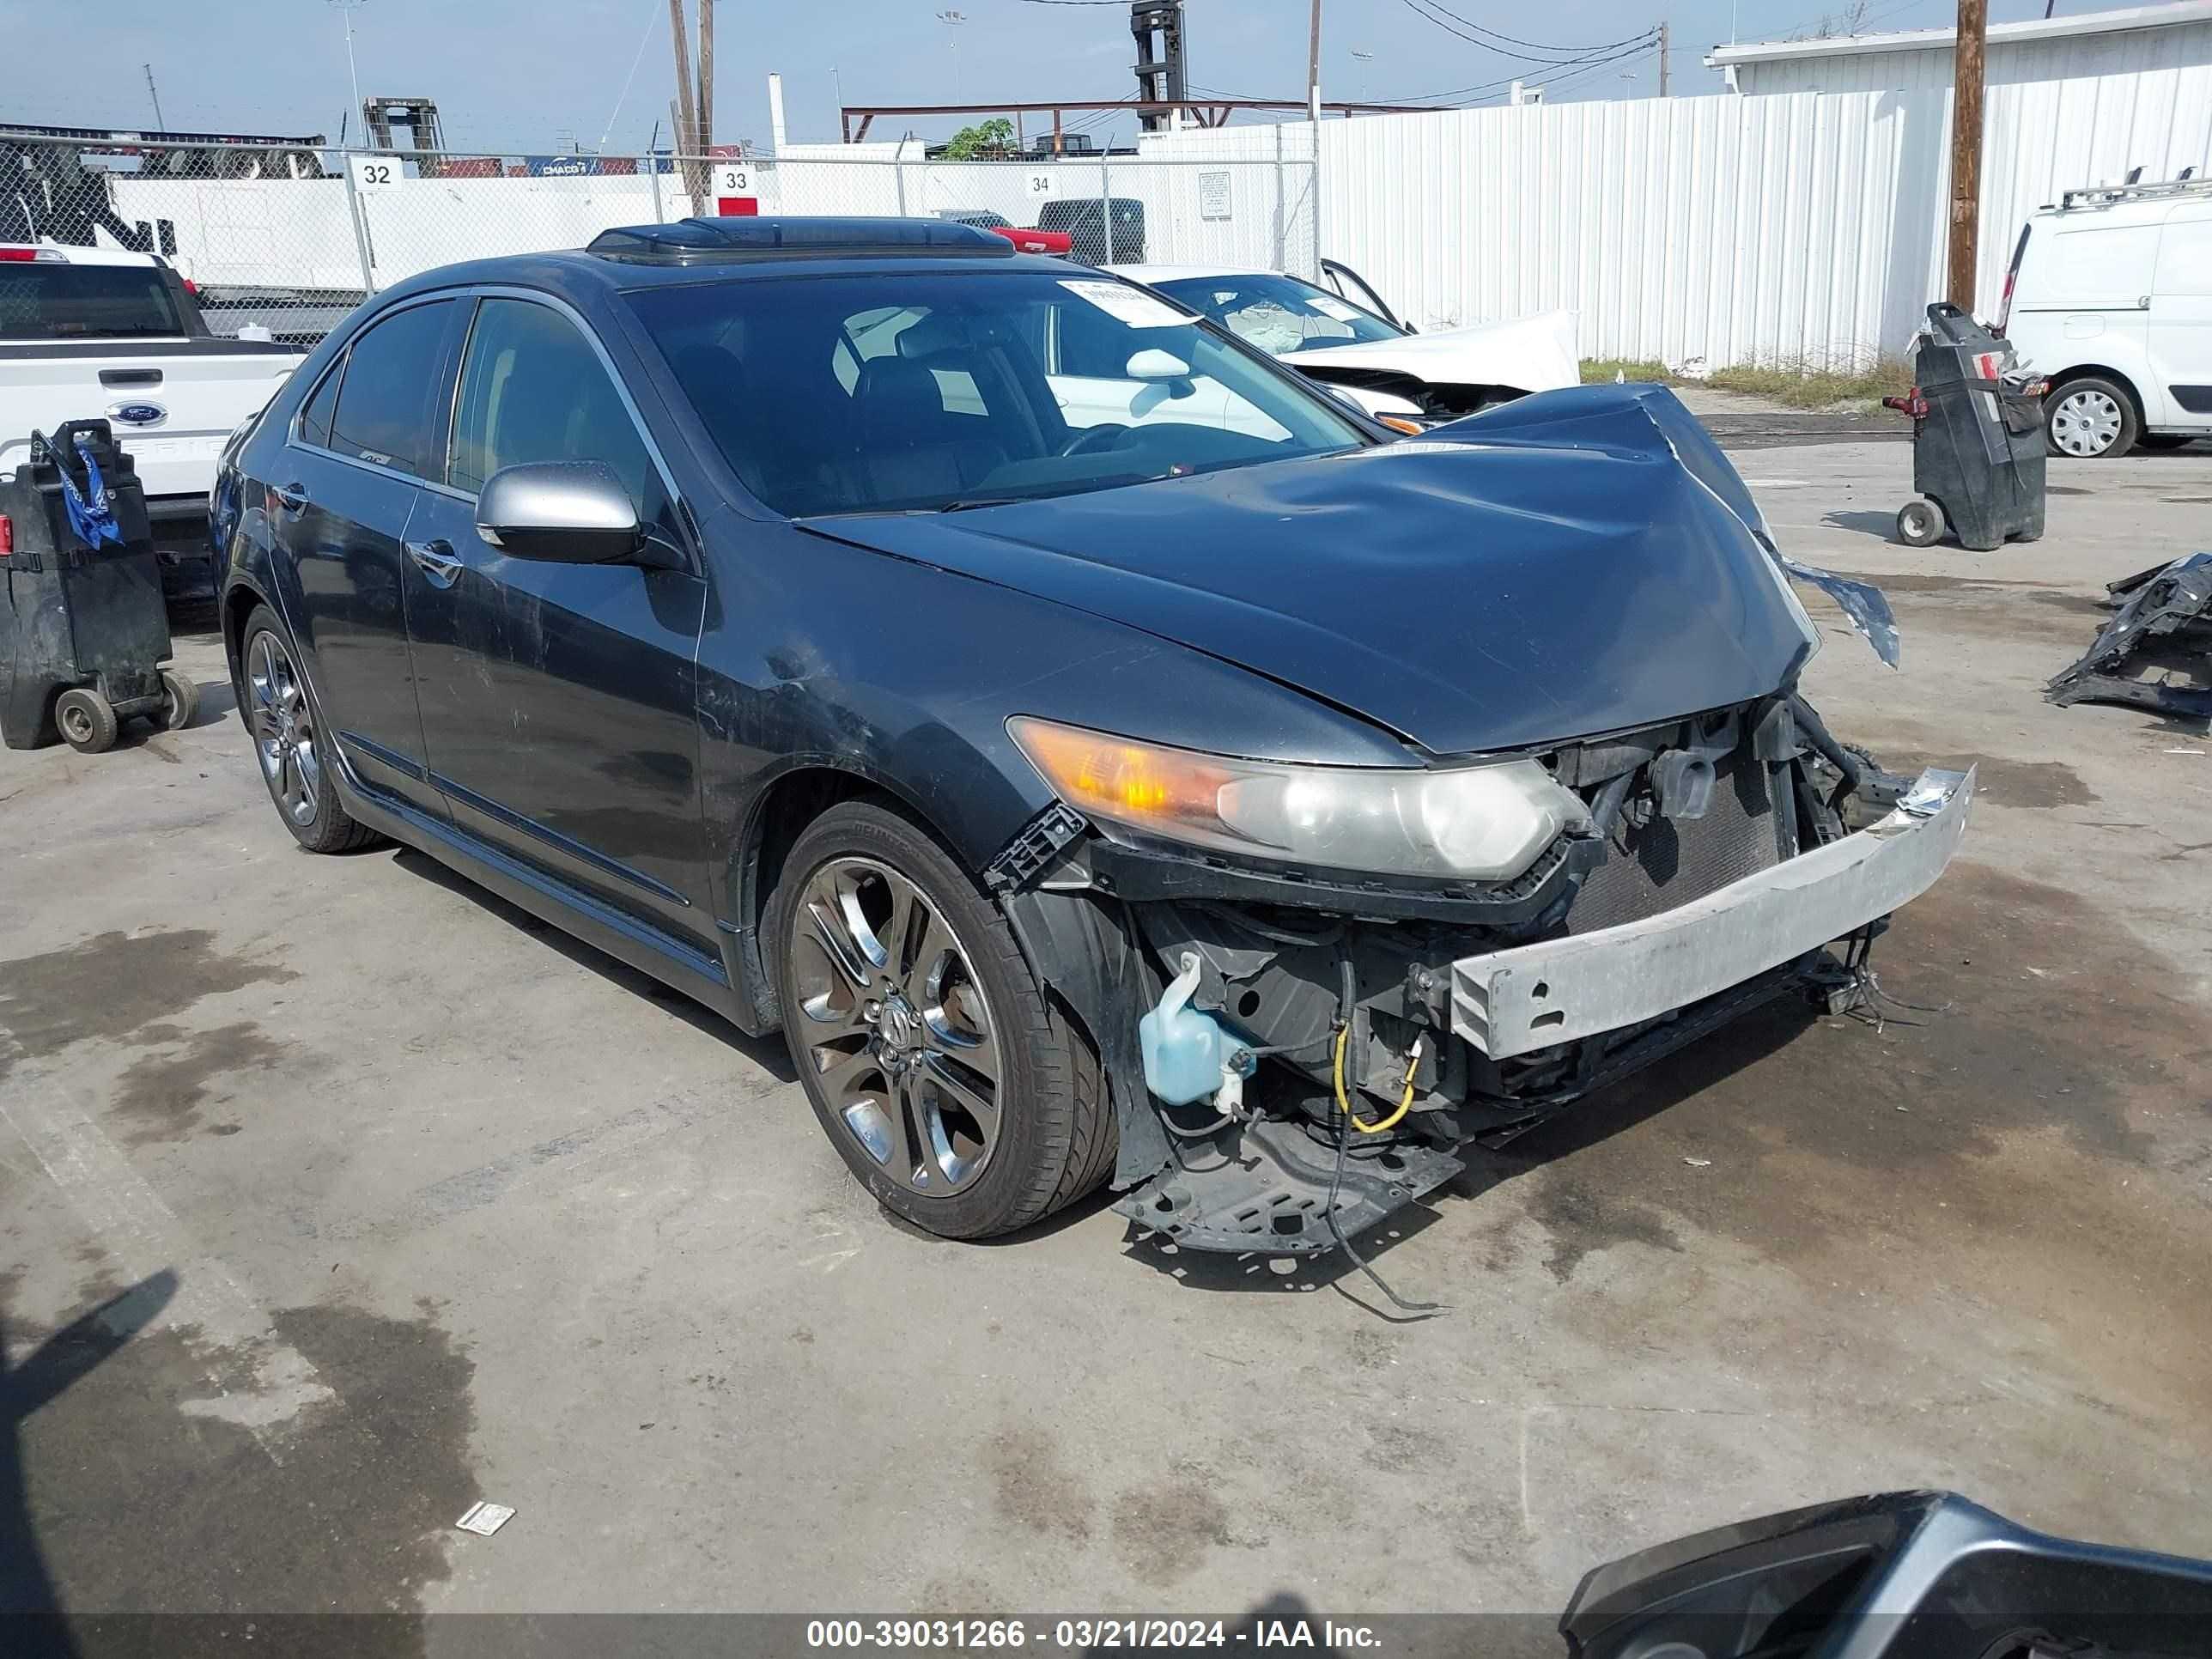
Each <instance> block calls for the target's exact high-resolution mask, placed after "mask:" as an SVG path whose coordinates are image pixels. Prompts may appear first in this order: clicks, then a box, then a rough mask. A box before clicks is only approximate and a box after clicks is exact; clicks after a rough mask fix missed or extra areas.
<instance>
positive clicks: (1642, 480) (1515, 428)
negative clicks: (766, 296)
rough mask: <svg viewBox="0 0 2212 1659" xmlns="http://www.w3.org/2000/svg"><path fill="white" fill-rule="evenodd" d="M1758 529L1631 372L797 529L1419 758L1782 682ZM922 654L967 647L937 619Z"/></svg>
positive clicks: (1716, 703) (1735, 492)
mask: <svg viewBox="0 0 2212 1659" xmlns="http://www.w3.org/2000/svg"><path fill="white" fill-rule="evenodd" d="M1757 522H1758V520H1757V508H1756V507H1753V506H1752V505H1751V501H1750V496H1749V494H1748V492H1747V491H1746V490H1745V489H1744V487H1743V483H1742V480H1741V478H1740V477H1737V476H1736V474H1735V470H1734V468H1732V467H1730V466H1729V463H1728V461H1727V460H1726V459H1724V458H1723V456H1722V455H1721V453H1720V451H1719V449H1718V448H1717V447H1716V446H1715V445H1714V444H1713V442H1712V440H1711V437H1710V436H1709V435H1706V434H1705V429H1704V428H1702V427H1700V426H1699V424H1698V423H1697V422H1696V420H1695V418H1694V417H1693V416H1691V415H1690V414H1689V412H1688V411H1687V410H1685V409H1684V408H1683V407H1682V405H1681V404H1680V403H1679V402H1678V401H1677V400H1676V399H1675V398H1674V395H1673V394H1672V393H1670V392H1666V391H1664V390H1662V389H1661V388H1658V387H1654V386H1626V387H1624V386H1585V387H1577V388H1575V389H1573V390H1571V391H1565V392H1547V393H1543V394H1540V395H1539V396H1536V397H1534V398H1522V399H1520V400H1518V401H1516V402H1515V403H1512V404H1505V405H1503V406H1501V407H1500V408H1498V409H1497V410H1491V411H1488V412H1486V413H1485V414H1482V415H1478V416H1474V417H1472V418H1470V419H1468V420H1465V421H1461V422H1455V423H1453V424H1452V425H1450V426H1448V427H1443V428H1437V431H1436V432H1435V433H1432V434H1431V435H1429V436H1428V437H1425V438H1423V439H1419V440H1409V441H1405V442H1401V443H1395V444H1384V445H1379V446H1376V447H1372V448H1368V449H1364V450H1358V451H1354V452H1351V453H1340V454H1335V455H1326V456H1316V457H1312V458H1310V459H1301V460H1296V461H1283V462H1272V463H1264V464H1261V465H1256V466H1250V467H1243V468H1237V469H1233V470H1231V471H1221V472H1212V473H1205V474H1200V475H1198V476H1195V477H1187V478H1174V479H1164V480H1162V481H1159V482H1158V483H1147V484H1140V485H1134V486H1129V487H1124V488H1119V489H1101V490H1097V491H1093V492H1091V493H1090V494H1086V495H1073V496H1063V497H1060V498H1058V499H1055V500H1050V501H1034V502H1018V503H1013V504H1009V505H1006V506H1003V507H978V508H970V509H968V510H965V511H962V512H959V513H911V514H884V515H881V516H869V515H845V516H840V517H836V518H823V519H815V520H805V521H803V523H804V527H805V528H806V529H808V530H810V531H812V532H815V533H817V534H821V535H826V536H833V537H836V538H838V539H840V540H842V541H846V542H849V543H852V544H856V545H860V546H863V547H868V548H872V549H876V550H880V551H883V552H885V553H890V554H895V555H897V556H901V557H904V558H908V559H913V560H916V561H919V562H925V563H928V564H932V565H936V566H939V567H942V568H945V569H948V570H952V571H957V572H959V573H961V574H964V575H968V576H970V577H975V578H978V579H980V580H986V581H991V582H995V583H1000V584H1002V585H1004V586H1008V587H1012V588H1017V589H1020V590H1022V591H1024V592H1030V593H1032V594H1035V595H1037V596H1039V597H1042V598H1045V599H1052V600H1054V601H1056V602H1058V603H1060V604H1063V605H1071V606H1074V607H1076V608H1078V609H1079V610H1083V611H1089V612H1091V613H1092V614H1095V615H1097V616H1101V617H1109V618H1112V619H1114V620H1116V621H1119V622H1121V623H1126V624H1127V625H1129V626H1132V627H1135V628H1139V629H1144V630H1146V632H1148V633H1151V634H1153V635H1157V636H1158V637H1160V638H1162V639H1164V640H1169V641H1176V642H1178V643H1180V644H1182V645H1185V646H1188V647H1193V648H1194V649H1196V650H1199V651H1202V652H1205V653H1208V654H1210V655H1212V656H1215V657H1218V658H1220V659H1224V660H1226V661H1229V662H1232V663H1237V664H1239V665H1243V666H1244V667H1246V668H1249V669H1250V670H1252V671H1255V672H1258V673H1260V674H1262V675H1265V676H1267V677H1268V678H1272V679H1274V680H1276V681H1278V682H1280V683H1281V684H1285V685H1288V686H1291V687H1295V688H1296V689H1297V690H1301V691H1303V692H1305V693H1306V694H1308V695H1310V696H1315V697H1317V698H1320V699H1322V700H1323V701H1325V702H1329V703H1332V704H1334V705H1336V706H1337V707H1339V708H1344V709H1346V710H1349V711H1352V713H1355V714H1358V715H1360V716H1363V717H1364V718H1365V719H1366V720H1370V721H1372V722H1374V723H1376V724H1378V725H1380V726H1384V727H1387V728H1389V730H1390V731H1392V732H1395V733H1397V734H1398V735H1399V736H1401V737H1402V738H1406V739H1407V740H1408V741H1409V742H1411V743H1413V744H1418V745H1419V746H1420V747H1421V748H1423V749H1425V750H1429V751H1431V753H1436V754H1470V753H1476V752H1480V751H1486V750H1507V749H1516V748H1522V747H1527V746H1530V745H1536V744H1545V743H1549V742H1558V741H1563V740H1566V739H1570V738H1581V737H1588V736H1591V735H1595V734H1596V733H1599V732H1613V731H1620V730H1624V729H1626V728H1629V727H1632V726H1639V725H1644V724H1648V723H1650V722H1655V721H1658V720H1668V719H1673V718H1677V717H1680V716H1681V715H1685V714H1693V713H1696V712H1699V711H1700V710H1704V709H1708V708H1721V707H1723V706H1726V705H1729V704H1734V703H1739V702H1747V701H1749V700H1750V699H1752V698H1754V697H1759V696H1765V694H1767V693H1769V692H1771V691H1773V690H1777V689H1778V688H1779V687H1781V686H1782V685H1784V684H1786V683H1787V682H1789V681H1790V679H1791V678H1793V677H1794V675H1795V673H1796V670H1797V668H1798V666H1799V665H1800V664H1801V663H1802V661H1803V660H1804V659H1805V658H1806V657H1808V655H1809V654H1810V653H1811V651H1812V649H1813V647H1814V642H1815V640H1816V635H1814V631H1813V629H1812V627H1811V624H1810V623H1808V622H1807V620H1806V618H1805V613H1804V611H1803V610H1802V608H1801V607H1800V606H1799V605H1798V604H1797V602H1796V598H1795V596H1794V595H1792V594H1791V592H1790V589H1789V586H1788V585H1787V582H1786V580H1784V576H1783V574H1782V572H1781V570H1780V568H1779V567H1778V562H1777V561H1776V560H1775V559H1774V558H1772V557H1771V556H1769V554H1768V552H1767V550H1765V547H1763V546H1762V544H1761V540H1760V538H1759V535H1758V534H1756V533H1754V531H1753V528H1752V526H1753V525H1754V524H1756V523H1757ZM945 649H947V650H954V651H957V650H979V651H987V650H988V649H989V642H988V641H966V640H962V639H960V638H959V637H958V636H957V634H951V633H948V635H947V636H946V638H945ZM1007 712H1008V713H1010V714H1012V713H1017V712H1022V711H1018V710H1014V709H1009V710H1008V711H1007ZM1035 712H1040V713H1048V712H1049V711H1046V710H1040V711H1035ZM1132 735H1136V736H1142V735H1144V734H1143V733H1142V732H1136V733H1133V734H1132Z"/></svg>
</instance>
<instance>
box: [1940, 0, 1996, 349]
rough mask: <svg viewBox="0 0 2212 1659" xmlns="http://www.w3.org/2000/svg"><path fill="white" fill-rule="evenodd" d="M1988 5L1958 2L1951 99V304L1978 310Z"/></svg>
mask: <svg viewBox="0 0 2212 1659" xmlns="http://www.w3.org/2000/svg"><path fill="white" fill-rule="evenodd" d="M1989 27H1990V9H1989V0H1959V47H1958V55H1957V59H1956V63H1955V66H1954V72H1953V76H1952V79H1953V91H1952V95H1951V261H1950V269H1951V276H1950V283H1949V284H1948V288H1949V299H1950V301H1951V303H1952V304H1953V305H1954V306H1956V307H1959V309H1960V310H1961V311H1965V312H1972V310H1973V308H1974V277H1975V274H1976V272H1975V266H1976V263H1977V260H1976V254H1977V242H1978V237H1979V233H1980V230H1981V216H1982V49H1983V46H1984V44H1985V43H1986V42H1987V40H1988V38H1989Z"/></svg>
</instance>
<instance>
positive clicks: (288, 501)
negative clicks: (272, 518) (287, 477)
mask: <svg viewBox="0 0 2212 1659" xmlns="http://www.w3.org/2000/svg"><path fill="white" fill-rule="evenodd" d="M274 493H275V495H276V505H277V506H279V507H283V509H284V510H285V511H286V512H287V513H297V512H299V511H301V509H302V508H303V507H306V506H307V485H305V484H301V483H288V484H278V485H277V486H276V490H275V492H274Z"/></svg>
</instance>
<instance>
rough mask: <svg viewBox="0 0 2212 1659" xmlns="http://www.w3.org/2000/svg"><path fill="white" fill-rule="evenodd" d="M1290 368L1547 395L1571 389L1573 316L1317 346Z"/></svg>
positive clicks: (1576, 368) (1575, 369)
mask: <svg viewBox="0 0 2212 1659" xmlns="http://www.w3.org/2000/svg"><path fill="white" fill-rule="evenodd" d="M1283 361H1284V362H1286V363H1288V364H1289V365H1290V366H1291V368H1296V369H1298V370H1301V371H1304V370H1307V369H1329V368H1368V369H1387V370H1389V371H1391V372H1392V373H1394V374H1410V375H1413V377H1414V378H1415V379H1416V380H1423V381H1425V382H1427V383H1429V384H1431V385H1434V386H1512V387H1516V388H1518V389H1519V390H1521V391H1522V392H1551V391H1554V390H1557V389H1558V388H1559V387H1562V386H1574V385H1577V383H1579V382H1580V380H1581V379H1582V365H1581V363H1580V362H1579V361H1578V360H1577V357H1576V356H1575V313H1573V312H1571V311H1540V312H1537V313H1534V315H1532V316H1528V317H1516V318H1514V319H1511V320H1510V321H1509V322H1503V323H1476V324H1474V325H1472V326H1470V327H1467V328H1452V329H1444V330H1441V331H1438V332H1437V333H1434V334H1409V335H1407V336H1406V337H1404V338H1403V339H1399V340H1377V341H1376V342H1374V343H1372V344H1370V345H1342V346H1323V347H1322V348H1320V349H1317V350H1313V351H1301V352H1297V353H1296V354H1294V355H1293V356H1288V357H1285V359H1284V360H1283Z"/></svg>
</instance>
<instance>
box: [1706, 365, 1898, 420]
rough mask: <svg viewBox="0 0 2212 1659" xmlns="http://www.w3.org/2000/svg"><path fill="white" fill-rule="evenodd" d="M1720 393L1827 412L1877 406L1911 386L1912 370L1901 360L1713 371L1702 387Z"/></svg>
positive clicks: (1753, 366) (1744, 366) (1745, 367)
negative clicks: (1832, 366)
mask: <svg viewBox="0 0 2212 1659" xmlns="http://www.w3.org/2000/svg"><path fill="white" fill-rule="evenodd" d="M1705 384H1706V385H1708V386H1718V387H1719V388H1720V389H1721V390H1722V391H1723V392H1749V393H1751V394H1752V395H1753V396H1754V397H1759V398H1771V399H1772V400H1773V401H1774V402H1776V403H1778V404H1788V405H1789V406H1790V408H1792V409H1832V408H1833V407H1835V406H1836V405H1837V404H1845V405H1850V404H1858V405H1863V406H1865V407H1868V408H1873V407H1878V406H1879V405H1880V404H1881V400H1882V399H1883V398H1887V397H1890V396H1893V394H1895V393H1897V392H1903V391H1905V389H1906V388H1908V387H1909V386H1911V384H1912V365H1911V363H1910V362H1907V361H1906V360H1905V358H1903V357H1895V356H1882V357H1876V358H1874V359H1873V360H1872V361H1870V362H1868V363H1867V364H1866V365H1865V366H1864V367H1863V368H1855V369H1851V370H1848V371H1844V370H1837V369H1825V368H1806V367H1804V366H1803V365H1802V364H1798V365H1791V364H1786V363H1739V364H1737V365H1736V366H1735V368H1717V369H1715V370H1714V371H1713V373H1712V378H1711V379H1710V380H1707V381H1706V382H1705Z"/></svg>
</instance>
